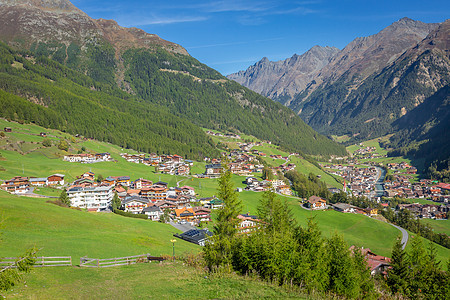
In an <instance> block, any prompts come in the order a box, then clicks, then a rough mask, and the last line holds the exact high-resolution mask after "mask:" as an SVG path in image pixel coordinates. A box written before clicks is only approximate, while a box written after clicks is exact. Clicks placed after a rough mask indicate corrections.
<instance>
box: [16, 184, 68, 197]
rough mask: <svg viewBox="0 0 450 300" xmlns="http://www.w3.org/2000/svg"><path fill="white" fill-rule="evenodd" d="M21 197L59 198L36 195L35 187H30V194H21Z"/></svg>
mask: <svg viewBox="0 0 450 300" xmlns="http://www.w3.org/2000/svg"><path fill="white" fill-rule="evenodd" d="M19 195H23V196H27V197H35V198H59V197H58V196H45V195H40V194H36V193H34V187H30V189H29V190H28V192H26V193H23V194H19Z"/></svg>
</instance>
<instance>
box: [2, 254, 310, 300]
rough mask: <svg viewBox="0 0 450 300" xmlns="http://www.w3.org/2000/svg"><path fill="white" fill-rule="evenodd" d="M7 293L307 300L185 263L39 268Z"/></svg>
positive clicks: (21, 296)
mask: <svg viewBox="0 0 450 300" xmlns="http://www.w3.org/2000/svg"><path fill="white" fill-rule="evenodd" d="M24 280H25V281H26V285H25V284H20V285H18V286H17V287H14V289H13V290H11V291H9V292H8V293H6V294H5V296H6V297H7V298H16V299H143V298H145V299H148V298H151V299H263V298H264V299H268V298H270V299H288V298H289V299H306V297H302V296H301V294H298V293H295V292H288V291H286V290H285V289H283V288H281V287H279V286H275V285H272V284H268V283H265V282H262V281H259V280H257V279H251V278H248V277H241V276H238V275H233V274H230V275H222V276H217V275H210V274H205V273H204V272H202V271H199V270H197V269H194V268H192V267H188V266H185V265H184V264H182V263H181V262H175V263H173V262H165V263H150V264H138V265H132V266H124V267H113V268H105V269H100V270H98V269H91V268H89V269H84V268H77V267H72V268H70V267H61V268H40V269H34V270H33V271H32V272H31V273H30V274H26V275H25V277H24Z"/></svg>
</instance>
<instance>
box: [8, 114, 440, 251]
mask: <svg viewBox="0 0 450 300" xmlns="http://www.w3.org/2000/svg"><path fill="white" fill-rule="evenodd" d="M3 127H12V129H13V132H11V133H6V137H5V138H3V139H0V155H1V156H2V158H0V159H1V160H0V166H1V167H2V169H0V178H1V179H9V178H11V177H13V176H17V175H22V174H23V175H25V176H36V177H44V176H48V175H50V174H53V173H63V174H66V180H67V181H72V180H73V179H74V178H75V177H76V176H79V175H80V174H82V173H84V172H86V171H89V170H91V171H93V172H95V173H96V174H97V175H99V174H102V175H103V176H104V177H106V176H121V175H122V176H123V175H128V176H130V177H131V179H132V180H134V179H137V178H140V177H143V178H147V179H150V180H153V181H158V180H163V181H165V182H168V183H169V186H176V183H177V182H179V184H180V185H190V186H192V187H194V188H195V189H196V192H197V193H198V195H199V197H211V196H213V195H214V194H216V189H217V180H216V179H199V178H189V177H181V176H171V175H165V174H157V173H155V172H154V168H153V167H148V166H145V165H142V164H135V163H129V162H127V161H125V160H124V159H123V158H122V157H120V156H119V153H120V152H121V151H122V149H121V148H119V147H117V146H115V145H111V144H108V143H104V142H98V141H95V140H84V139H81V138H73V137H71V136H70V135H68V134H66V133H62V132H60V131H57V130H48V129H45V128H42V127H40V126H37V125H22V124H18V123H13V122H7V121H5V120H2V119H0V128H3ZM40 132H47V135H48V137H49V138H50V139H53V140H54V141H58V140H59V139H60V138H66V139H68V140H72V139H74V140H75V142H71V148H73V150H75V151H76V150H78V149H80V148H81V147H82V146H84V147H85V148H86V149H87V151H93V152H96V151H98V152H104V151H107V152H110V153H111V155H112V157H113V158H115V159H116V160H117V162H102V163H95V164H79V163H69V162H64V161H63V160H62V159H61V157H58V155H59V154H61V153H60V152H58V151H60V150H57V149H56V147H50V148H45V147H44V149H43V148H42V144H41V143H42V141H43V139H44V138H42V137H40V136H39V133H40ZM8 141H9V142H8ZM222 141H223V140H222ZM7 145H15V146H14V147H13V148H14V149H10V150H5V148H8V147H7ZM263 145H264V146H263V147H262V149H261V150H264V151H266V152H267V153H269V152H270V151H273V153H274V154H275V153H276V154H282V155H283V156H287V155H288V154H287V153H286V152H283V151H281V150H279V149H278V147H276V146H274V145H268V144H263ZM22 148H26V149H28V150H29V151H30V152H23V154H21V153H22V152H20V151H22V150H24V149H22ZM8 149H9V148H8ZM291 158H292V159H293V161H294V163H296V164H297V169H298V170H299V171H300V172H302V173H306V174H307V173H309V172H313V173H314V174H321V173H320V172H322V171H321V170H320V169H318V168H317V167H316V166H314V165H312V164H310V163H309V162H307V161H305V160H303V159H300V158H296V157H292V156H291ZM267 159H268V160H271V158H267ZM204 164H205V163H195V166H194V168H197V170H198V171H199V172H203V171H204ZM327 176H328V175H327V174H325V173H324V174H323V175H322V178H321V179H322V180H325V181H326V182H327V183H328V181H330V183H331V184H330V185H331V186H333V184H332V183H333V182H336V181H334V179H333V178H332V177H331V176H329V177H327ZM244 179H245V177H241V176H233V182H234V185H235V187H242V188H243V187H245V184H244V183H243V180H244ZM36 192H38V193H40V194H44V195H53V196H57V195H59V193H60V190H54V189H49V188H39V191H36ZM4 197H7V196H4ZM8 197H14V196H8ZM239 197H240V198H241V199H242V201H243V204H244V207H243V212H245V213H246V212H250V213H256V208H257V206H258V203H259V200H260V199H261V197H262V194H261V193H255V192H249V191H244V192H241V193H239ZM14 198H15V199H17V200H20V201H21V202H24V201H25V200H26V201H28V198H23V197H21V198H17V197H14ZM284 199H286V200H287V201H288V203H289V204H290V206H291V208H292V210H293V213H294V215H295V216H296V219H297V220H298V222H299V224H301V225H305V224H306V221H307V218H308V217H311V216H315V218H316V220H317V222H318V223H319V227H320V228H321V229H322V230H323V233H324V235H327V236H328V235H331V234H332V233H333V231H335V230H336V231H337V232H339V233H341V234H343V235H344V238H345V240H346V241H347V242H348V243H349V244H355V245H358V246H364V247H369V248H371V249H372V250H374V251H375V252H377V253H379V254H381V255H386V256H389V255H390V251H391V247H392V245H393V243H394V240H395V238H396V236H397V235H398V234H399V231H398V230H396V229H395V228H394V227H392V226H390V225H388V224H385V223H382V222H379V221H377V220H375V219H371V218H367V217H365V216H361V215H352V214H341V213H337V212H334V211H317V212H311V211H308V210H305V209H303V208H301V207H300V205H299V202H298V199H296V198H290V197H284ZM30 201H31V203H35V204H36V205H38V204H39V203H40V204H42V205H45V207H47V206H48V205H50V204H45V203H44V202H45V201H43V200H36V199H31V200H30ZM50 207H51V208H52V209H54V210H55V209H56V210H60V209H61V208H59V207H55V206H53V205H50ZM65 211H67V210H65ZM69 211H70V212H71V210H69ZM75 213H77V214H78V213H80V212H75ZM87 215H88V216H89V217H94V215H89V214H87ZM6 216H7V215H6ZM99 216H100V217H101V218H102V219H101V220H105V222H113V221H112V220H113V219H114V218H121V217H119V216H114V215H99ZM110 218H113V219H110ZM17 222H18V223H19V222H20V220H17ZM30 222H31V221H30V220H28V219H27V220H26V223H27V224H29V223H30ZM74 222H76V221H74ZM89 222H91V221H89ZM130 222H141V221H140V220H131V221H130ZM45 226H50V224H47V225H45ZM146 226H154V225H146ZM210 226H211V225H210ZM12 233H13V231H11V234H12ZM32 236H33V235H30V236H29V238H30V241H31V237H32ZM39 239H41V237H39ZM169 246H170V245H169ZM157 248H158V247H157ZM163 248H164V247H162V248H161V249H163ZM169 248H170V247H169ZM165 249H166V250H167V248H165ZM169 250H170V249H169ZM125 254H126V253H125ZM79 255H84V254H82V253H80V254H79ZM444 257H445V256H444Z"/></svg>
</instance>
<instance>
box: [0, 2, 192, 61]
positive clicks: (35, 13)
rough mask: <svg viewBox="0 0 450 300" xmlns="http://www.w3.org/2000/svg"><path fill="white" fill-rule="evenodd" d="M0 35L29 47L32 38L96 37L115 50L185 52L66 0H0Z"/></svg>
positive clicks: (87, 40)
mask: <svg viewBox="0 0 450 300" xmlns="http://www.w3.org/2000/svg"><path fill="white" fill-rule="evenodd" d="M0 24H2V26H1V27H0V39H2V40H5V41H8V42H9V43H10V44H12V45H14V46H18V47H25V48H29V47H30V45H31V44H32V43H34V42H57V43H63V44H66V46H68V45H69V44H71V43H76V44H78V45H79V46H80V47H83V46H85V45H87V44H96V43H98V42H100V41H107V42H109V43H111V44H112V45H113V46H114V47H115V48H116V51H117V52H120V51H123V50H126V49H128V48H129V47H139V48H149V47H154V46H161V47H163V48H165V49H166V50H168V51H171V52H175V53H180V54H185V55H188V53H187V51H186V50H185V49H184V48H183V47H181V46H180V45H177V44H175V43H171V42H168V41H165V40H163V39H161V38H160V37H158V36H157V35H154V34H148V33H146V32H144V31H143V30H140V29H137V28H124V27H121V26H119V25H118V24H117V23H116V22H115V21H108V20H103V19H100V20H94V19H92V18H90V17H89V16H88V15H87V14H85V13H84V12H82V11H81V10H79V9H78V8H76V7H75V6H74V5H73V4H72V3H71V2H70V1H68V0H0Z"/></svg>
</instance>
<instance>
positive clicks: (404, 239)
mask: <svg viewBox="0 0 450 300" xmlns="http://www.w3.org/2000/svg"><path fill="white" fill-rule="evenodd" d="M389 224H390V223H389ZM391 225H392V226H394V227H395V228H397V229H398V230H400V231H401V232H402V245H403V247H402V249H403V250H405V247H406V244H407V243H408V239H409V234H408V232H407V231H406V230H405V229H403V228H401V227H400V226H397V225H394V224H391Z"/></svg>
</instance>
